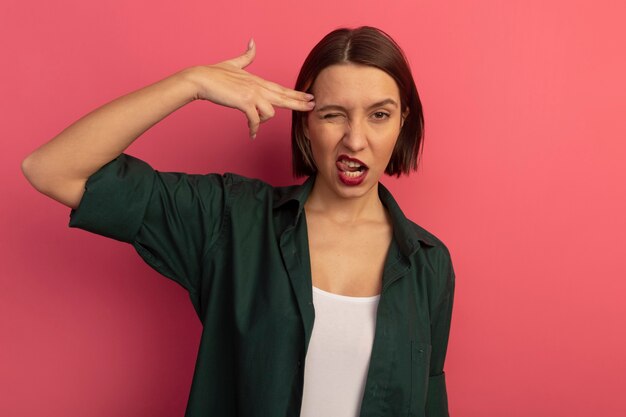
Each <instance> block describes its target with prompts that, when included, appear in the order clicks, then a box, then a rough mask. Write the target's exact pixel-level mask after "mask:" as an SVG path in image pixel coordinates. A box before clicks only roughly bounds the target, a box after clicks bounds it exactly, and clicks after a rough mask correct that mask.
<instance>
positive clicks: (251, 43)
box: [248, 38, 254, 50]
mask: <svg viewBox="0 0 626 417" xmlns="http://www.w3.org/2000/svg"><path fill="white" fill-rule="evenodd" d="M253 46H254V39H253V38H250V42H248V50H250V49H252V47H253Z"/></svg>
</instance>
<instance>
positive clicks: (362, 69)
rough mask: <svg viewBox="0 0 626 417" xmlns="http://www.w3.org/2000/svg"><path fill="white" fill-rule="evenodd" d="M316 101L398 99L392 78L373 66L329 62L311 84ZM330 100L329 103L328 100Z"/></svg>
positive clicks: (358, 102)
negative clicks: (330, 63) (331, 63)
mask: <svg viewBox="0 0 626 417" xmlns="http://www.w3.org/2000/svg"><path fill="white" fill-rule="evenodd" d="M312 93H313V95H314V96H315V102H316V104H317V105H323V104H324V103H325V102H329V104H339V105H344V104H353V105H358V104H365V103H376V102H381V101H384V100H388V99H391V100H393V101H395V102H396V103H398V102H399V100H400V99H399V95H400V92H399V90H398V85H397V84H396V82H395V80H394V79H393V78H392V77H391V76H390V75H389V74H387V73H386V72H384V71H383V70H381V69H378V68H376V67H371V66H367V65H356V64H340V65H331V66H329V67H326V68H324V69H323V70H322V71H321V72H320V73H319V75H318V76H317V78H316V79H315V83H314V84H313V88H312ZM331 102H332V103H331Z"/></svg>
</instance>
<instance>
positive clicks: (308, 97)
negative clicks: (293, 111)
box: [304, 93, 315, 100]
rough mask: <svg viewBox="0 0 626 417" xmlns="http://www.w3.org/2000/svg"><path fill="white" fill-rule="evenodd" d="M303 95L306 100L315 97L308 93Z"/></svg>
mask: <svg viewBox="0 0 626 417" xmlns="http://www.w3.org/2000/svg"><path fill="white" fill-rule="evenodd" d="M304 97H306V99H307V100H313V99H314V98H315V96H314V95H313V94H308V93H307V94H306V95H305V96H304Z"/></svg>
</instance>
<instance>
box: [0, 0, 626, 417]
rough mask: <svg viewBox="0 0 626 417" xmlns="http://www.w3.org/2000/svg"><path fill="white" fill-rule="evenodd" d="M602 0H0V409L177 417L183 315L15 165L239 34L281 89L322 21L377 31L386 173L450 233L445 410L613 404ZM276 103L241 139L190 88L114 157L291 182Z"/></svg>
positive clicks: (231, 44)
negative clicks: (410, 103) (390, 166)
mask: <svg viewBox="0 0 626 417" xmlns="http://www.w3.org/2000/svg"><path fill="white" fill-rule="evenodd" d="M622 4H623V3H622V2H619V1H608V0H607V1H600V0H595V1H572V0H567V1H556V0H554V1H540V0H534V1H528V0H524V1H501V0H484V1H458V0H457V1H450V0H448V1H435V0H431V1H411V2H406V1H386V2H381V1H376V2H374V1H368V2H365V1H363V0H350V1H345V0H341V1H339V0H317V1H312V2H295V1H277V0H275V1H269V2H268V1H263V2H260V1H259V2H250V1H242V0H239V1H231V2H211V1H197V0H194V1H185V2H182V3H181V5H180V6H174V3H173V2H171V1H167V2H166V1H156V2H155V1H145V0H143V1H130V2H129V1H127V0H110V1H107V2H85V1H84V0H80V1H79V0H59V1H54V2H44V1H24V0H21V1H17V0H8V1H7V0H3V1H2V3H1V5H0V19H1V22H0V35H1V36H0V39H1V40H0V42H1V44H0V45H1V53H2V65H1V66H0V87H1V91H2V98H1V100H0V114H1V115H2V116H1V117H2V152H0V158H1V161H2V162H1V163H0V170H1V175H0V178H1V181H2V190H3V192H4V193H5V198H4V199H3V202H2V203H0V204H1V206H0V210H1V216H0V221H1V222H2V224H1V225H0V229H1V230H2V234H1V238H0V254H1V255H0V256H2V259H1V262H0V338H1V339H0V415H2V416H12V417H20V416H39V415H45V416H49V417H56V416H59V417H60V416H157V417H160V416H163V417H165V416H182V415H183V411H184V408H185V404H186V401H187V395H188V393H189V387H190V382H191V376H192V373H193V368H194V363H195V356H196V351H197V347H198V341H199V335H200V331H201V327H200V323H199V321H198V320H197V318H196V317H195V315H194V312H193V308H192V306H191V303H190V302H189V300H188V298H187V294H186V293H185V292H184V291H183V289H182V288H181V287H179V286H178V285H177V284H175V283H174V282H172V281H169V280H167V279H163V278H162V277H161V276H159V275H158V274H157V273H156V272H153V271H152V270H151V269H150V268H149V267H148V266H147V265H145V264H144V263H143V261H141V260H140V258H139V257H138V256H137V255H136V254H135V252H134V251H133V250H132V249H131V248H130V247H129V246H127V245H124V244H121V243H118V242H115V241H111V240H107V239H104V238H101V237H98V236H94V235H90V234H88V233H86V232H83V231H80V230H74V229H72V230H69V229H67V221H68V214H69V210H68V209H66V208H65V207H63V206H61V205H59V204H58V203H56V202H54V201H52V200H49V199H47V198H45V197H43V196H42V195H39V194H38V193H37V192H36V191H35V190H34V189H32V188H30V187H29V185H28V184H27V182H26V180H25V179H24V178H23V177H22V175H21V173H20V161H21V160H22V159H23V158H24V157H25V156H26V155H27V154H28V153H29V152H31V151H32V150H33V149H35V148H36V147H37V146H39V145H40V144H42V143H44V142H45V141H47V140H48V139H50V138H52V137H53V136H54V135H56V134H57V133H58V132H60V131H61V130H62V129H64V128H65V127H66V126H67V125H68V124H70V123H71V122H73V121H74V120H76V119H77V118H79V117H80V116H82V115H83V114H85V113H87V112H88V111H91V110H92V109H94V108H95V107H97V106H99V105H101V104H103V103H105V102H108V101H110V100H112V99H114V98H115V97H118V96H120V95H122V94H125V93H127V92H129V91H132V90H135V89H138V88H140V87H142V86H144V85H147V84H149V83H152V82H154V81H157V80H159V79H161V78H163V77H165V76H167V75H169V74H171V73H173V72H175V71H177V70H179V69H182V68H184V67H186V66H191V65H196V64H210V63H215V62H218V61H221V60H224V59H227V58H230V57H232V56H234V55H236V54H239V53H240V52H241V51H243V50H244V48H245V46H246V44H247V41H248V39H249V37H251V36H254V38H255V39H256V41H257V45H258V56H257V61H256V62H255V63H254V64H253V65H252V66H251V67H250V70H251V71H253V72H255V73H257V74H258V75H261V76H264V77H267V78H270V79H272V80H274V81H277V82H280V83H283V84H286V85H293V83H294V81H295V77H296V75H297V70H298V68H299V66H300V64H301V63H302V61H303V59H304V57H305V55H306V53H307V52H308V50H309V49H310V48H311V47H312V46H313V45H314V44H315V43H316V42H317V41H318V40H319V39H320V38H321V37H322V36H323V35H324V34H325V33H327V32H328V31H330V30H332V29H334V28H336V27H338V26H344V25H347V26H355V25H362V24H370V25H375V26H379V27H381V28H383V29H384V30H386V31H388V32H389V33H390V34H391V35H392V36H394V37H395V38H396V39H397V41H398V42H399V43H400V44H401V45H402V46H403V48H404V49H405V51H406V53H407V55H408V57H409V59H410V62H411V65H412V68H413V71H414V75H415V78H416V81H417V84H418V88H419V91H420V94H421V97H422V100H423V104H424V107H425V117H426V142H425V148H424V149H425V152H424V155H423V163H422V165H421V169H420V171H419V173H418V174H417V175H413V176H411V177H408V178H402V179H401V180H395V179H390V178H386V179H385V180H384V182H385V184H387V185H388V187H390V188H391V189H392V191H393V192H394V193H395V195H396V196H397V199H398V200H399V202H400V203H401V205H402V206H403V208H404V209H405V212H406V213H407V214H408V215H409V217H411V218H412V219H413V220H415V221H416V222H418V223H420V224H422V225H423V226H424V227H426V228H427V229H429V230H431V231H432V232H433V233H435V234H436V235H438V236H439V237H440V238H441V239H443V240H444V241H445V242H446V243H447V245H448V246H449V248H450V250H451V252H452V254H453V258H454V261H455V269H456V272H457V295H456V303H455V310H454V317H453V329H452V334H451V338H450V348H449V354H448V360H447V363H446V371H447V374H448V390H449V397H450V409H451V412H452V414H453V415H454V416H457V417H458V416H460V417H474V416H476V417H478V416H481V417H482V416H507V417H515V416H520V417H522V416H524V417H526V416H534V417H541V416H546V417H547V416H550V417H553V416H568V417H577V416H623V415H626V396H624V394H623V391H624V388H625V387H626V360H625V359H624V354H625V352H626V334H625V332H624V322H625V321H626V320H625V318H626V303H625V302H624V298H625V297H624V295H625V293H626V282H625V281H626V280H625V279H626V266H625V262H624V258H625V255H624V250H625V249H626V245H625V244H624V236H625V232H626V224H625V223H626V222H625V220H624V217H625V216H624V213H625V212H626V187H625V178H626V144H625V139H626V121H625V120H626V117H625V116H626V115H625V113H626V111H625V110H626V106H625V104H626V103H625V101H626V100H625V97H626V81H625V80H626V77H625V74H626V53H625V51H626V45H625V43H626V42H625V40H626V25H624V20H625V18H626V9H625V7H624V6H623V5H622ZM288 128H289V113H288V112H286V111H280V112H278V114H277V117H276V118H275V119H274V120H272V121H270V122H268V123H267V124H265V125H263V126H262V128H261V131H260V133H259V136H258V138H257V140H256V141H255V142H250V141H249V140H248V139H247V138H246V134H247V127H246V123H245V118H244V116H243V114H241V113H239V112H237V111H234V110H231V109H223V108H218V107H217V106H215V105H212V104H210V103H206V102H196V103H192V104H190V105H189V106H187V107H185V108H183V109H181V110H179V111H178V112H176V113H174V114H172V115H171V116H170V117H168V118H167V119H165V120H164V121H163V122H162V123H161V124H159V125H157V126H155V127H154V128H152V129H151V130H149V131H148V132H147V133H146V134H145V135H144V137H143V138H142V139H140V140H139V141H138V142H137V143H136V144H134V145H133V146H132V147H131V148H130V149H129V151H128V152H129V153H131V154H133V155H136V156H139V157H141V158H143V159H146V160H147V161H149V162H150V163H151V164H152V165H153V166H154V167H155V168H157V169H160V170H184V171H188V172H207V171H216V172H224V171H234V172H238V173H241V174H244V175H249V176H254V177H259V178H262V179H265V180H267V181H269V182H271V183H273V184H276V185H282V184H287V183H290V182H291V181H292V179H291V177H290V153H289V145H288V143H289V142H288Z"/></svg>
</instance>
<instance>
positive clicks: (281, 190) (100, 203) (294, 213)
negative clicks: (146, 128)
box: [70, 154, 454, 417]
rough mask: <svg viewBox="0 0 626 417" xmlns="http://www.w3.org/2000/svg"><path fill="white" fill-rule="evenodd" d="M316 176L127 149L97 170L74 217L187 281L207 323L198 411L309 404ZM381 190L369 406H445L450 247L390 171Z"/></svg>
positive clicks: (196, 380)
mask: <svg viewBox="0 0 626 417" xmlns="http://www.w3.org/2000/svg"><path fill="white" fill-rule="evenodd" d="M313 181H314V178H313V177H311V178H309V179H308V180H307V181H306V182H305V183H304V184H302V185H297V186H291V187H272V186H270V185H268V184H266V183H264V182H262V181H259V180H253V179H248V178H244V177H241V176H238V175H233V174H225V175H218V174H208V175H188V174H183V173H162V172H158V171H155V170H153V169H152V168H151V167H150V166H149V165H148V164H146V163H145V162H143V161H140V160H139V159H136V158H133V157H131V156H129V155H125V154H122V155H120V156H119V157H118V158H116V159H115V160H113V161H111V162H110V163H108V164H107V165H105V166H104V167H102V168H101V169H100V170H99V171H98V172H96V173H95V174H93V175H92V176H91V177H90V178H89V180H88V181H87V184H86V187H85V194H84V196H83V198H82V201H81V203H80V206H79V207H78V208H77V209H76V210H72V213H71V214H70V217H71V218H70V226H71V227H79V228H82V229H85V230H89V231H91V232H94V233H98V234H101V235H104V236H108V237H111V238H114V239H117V240H120V241H124V242H128V243H130V244H132V245H133V246H134V248H135V249H136V250H137V252H138V253H139V255H141V257H142V258H143V259H144V260H145V261H146V262H147V263H148V264H149V265H150V266H152V267H153V268H154V269H156V270H157V271H158V272H160V273H161V274H163V275H165V276H166V277H168V278H171V279H173V280H174V281H176V282H178V283H179V284H180V285H182V286H183V287H184V288H185V289H186V290H187V291H188V292H189V296H190V298H191V301H192V303H193V306H194V308H195V310H196V312H197V314H198V317H199V318H200V320H201V322H202V324H203V332H202V337H201V341H200V347H199V350H198V357H197V361H196V368H195V373H194V377H193V382H192V386H191V391H190V395H189V401H188V404H187V411H186V414H185V415H186V416H187V417H231V416H232V417H234V416H244V417H252V416H259V417H279V416H280V417H284V416H285V417H298V416H299V414H300V405H301V400H302V391H303V377H304V361H305V359H306V351H307V346H308V342H309V340H310V337H311V330H312V328H313V324H314V316H315V312H314V308H313V300H312V283H311V268H310V263H309V251H308V240H307V227H306V221H305V212H304V209H303V207H304V203H305V201H306V199H307V196H308V194H309V192H310V190H311V188H312V185H313ZM379 196H380V199H381V200H382V202H383V203H384V205H385V206H386V207H387V209H388V211H389V213H390V215H391V218H392V222H393V230H394V239H393V241H392V244H391V246H390V248H389V252H388V255H387V259H386V263H385V268H384V272H383V285H382V293H381V297H380V301H379V305H378V310H377V316H376V331H375V337H374V344H373V346H372V354H371V359H370V364H369V369H368V373H367V381H366V384H365V392H364V396H363V400H362V403H361V412H360V417H374V416H378V417H383V416H385V417H397V416H429V417H435V416H437V417H443V416H448V401H447V394H446V386H445V377H444V372H443V365H444V359H445V354H446V348H447V344H448V335H449V330H450V318H451V313H452V301H453V294H454V271H453V268H452V263H451V261H450V255H449V252H448V250H447V249H446V247H445V246H444V245H443V244H442V243H441V242H440V241H439V240H438V239H437V238H435V237H434V236H433V235H431V234H430V233H428V232H426V231H425V230H424V229H422V228H421V227H419V226H417V225H416V224H414V223H412V222H411V221H409V220H408V219H407V218H406V217H405V216H404V215H403V213H402V211H401V210H400V208H399V207H398V205H397V203H396V202H395V200H394V199H393V197H392V196H391V194H390V193H389V191H387V189H385V188H384V187H383V186H382V184H380V186H379ZM324 417H330V416H324Z"/></svg>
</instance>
